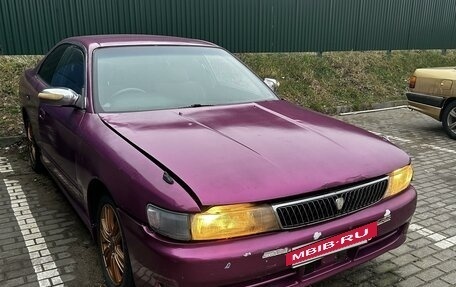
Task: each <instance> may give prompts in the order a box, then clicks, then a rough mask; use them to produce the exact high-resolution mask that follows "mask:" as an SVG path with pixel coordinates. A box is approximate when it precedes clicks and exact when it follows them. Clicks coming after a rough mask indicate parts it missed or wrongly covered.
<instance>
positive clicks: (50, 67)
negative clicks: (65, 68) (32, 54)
mask: <svg viewBox="0 0 456 287" xmlns="http://www.w3.org/2000/svg"><path fill="white" fill-rule="evenodd" d="M68 47H70V45H68V44H63V45H60V46H58V47H57V48H55V49H54V51H52V52H51V53H50V54H49V55H48V56H47V57H46V59H45V60H44V62H43V64H41V67H40V70H39V71H38V75H39V76H40V77H41V79H42V80H43V81H45V82H46V83H47V84H49V85H50V84H51V81H52V76H53V75H54V72H55V69H56V68H57V65H58V64H59V62H60V60H61V59H62V56H63V54H64V53H65V50H66V49H68Z"/></svg>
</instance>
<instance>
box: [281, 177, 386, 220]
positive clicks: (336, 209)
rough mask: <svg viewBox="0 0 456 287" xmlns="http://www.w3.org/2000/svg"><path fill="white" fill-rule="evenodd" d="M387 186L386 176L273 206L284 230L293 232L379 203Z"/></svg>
mask: <svg viewBox="0 0 456 287" xmlns="http://www.w3.org/2000/svg"><path fill="white" fill-rule="evenodd" d="M387 187H388V177H384V178H381V179H377V180H374V181H370V182H368V183H364V184H359V185H355V186H352V187H348V188H345V189H342V190H339V191H335V192H330V193H327V194H323V195H320V196H316V197H310V198H305V199H302V200H296V201H291V202H285V203H280V204H274V205H273V206H272V207H273V208H274V210H275V212H276V214H277V217H278V218H279V222H280V225H281V227H282V229H292V228H296V227H301V226H305V225H310V224H315V223H318V222H322V221H326V220H329V219H333V218H337V217H340V216H343V215H347V214H350V213H353V212H356V211H358V210H361V209H363V208H366V207H368V206H370V205H372V204H374V203H376V202H378V201H380V200H381V199H382V198H383V195H384V194H385V192H386V188H387ZM338 203H339V206H338Z"/></svg>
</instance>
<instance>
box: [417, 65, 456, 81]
mask: <svg viewBox="0 0 456 287" xmlns="http://www.w3.org/2000/svg"><path fill="white" fill-rule="evenodd" d="M414 75H415V76H417V77H419V78H431V79H448V80H456V69H455V67H438V68H423V69H416V70H415V73H414Z"/></svg>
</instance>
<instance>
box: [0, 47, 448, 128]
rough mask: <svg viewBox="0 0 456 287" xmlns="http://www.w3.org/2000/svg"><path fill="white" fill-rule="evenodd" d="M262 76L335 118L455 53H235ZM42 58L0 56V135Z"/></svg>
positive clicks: (15, 116) (402, 87)
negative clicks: (22, 80) (26, 75)
mask: <svg viewBox="0 0 456 287" xmlns="http://www.w3.org/2000/svg"><path fill="white" fill-rule="evenodd" d="M238 56H239V58H240V59H241V60H242V61H244V62H245V63H246V64H247V65H248V66H249V67H251V68H252V70H254V71H255V72H256V73H257V74H258V75H260V76H261V77H263V78H264V77H270V78H276V79H277V80H279V81H280V84H281V85H280V88H279V91H278V92H279V94H280V96H281V97H283V98H285V99H287V100H289V101H291V102H294V103H296V104H299V105H301V106H305V107H309V108H311V109H314V110H317V111H320V112H324V113H328V114H333V113H335V111H336V107H337V106H344V105H349V106H352V107H353V108H354V109H355V110H357V109H366V108H370V107H371V105H372V104H374V103H382V102H387V101H395V100H404V99H405V96H404V94H405V91H406V88H407V79H408V77H409V76H410V75H411V74H412V73H413V71H414V70H415V69H416V68H420V67H438V66H456V51H448V52H447V54H446V55H442V54H441V52H440V51H394V52H392V53H391V54H387V53H385V52H331V53H324V54H323V56H322V57H318V56H316V55H315V54H313V53H277V54H239V55H238ZM39 59H40V56H0V99H1V104H0V136H11V135H18V134H21V133H22V124H21V116H20V110H19V102H18V97H17V93H18V82H19V77H20V75H21V74H22V72H23V70H24V69H25V68H27V67H33V66H34V65H35V63H36V62H37V61H38V60H39Z"/></svg>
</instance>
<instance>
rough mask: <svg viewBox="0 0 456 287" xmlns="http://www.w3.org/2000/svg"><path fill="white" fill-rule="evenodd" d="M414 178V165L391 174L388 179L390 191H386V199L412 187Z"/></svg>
mask: <svg viewBox="0 0 456 287" xmlns="http://www.w3.org/2000/svg"><path fill="white" fill-rule="evenodd" d="M412 177H413V168H412V165H407V166H405V167H403V168H400V169H396V170H395V171H393V172H392V173H390V174H389V179H388V189H387V191H386V194H385V198H386V197H390V196H393V195H396V194H398V193H399V192H401V191H403V190H404V189H406V188H407V187H408V186H409V185H410V182H411V181H412Z"/></svg>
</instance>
